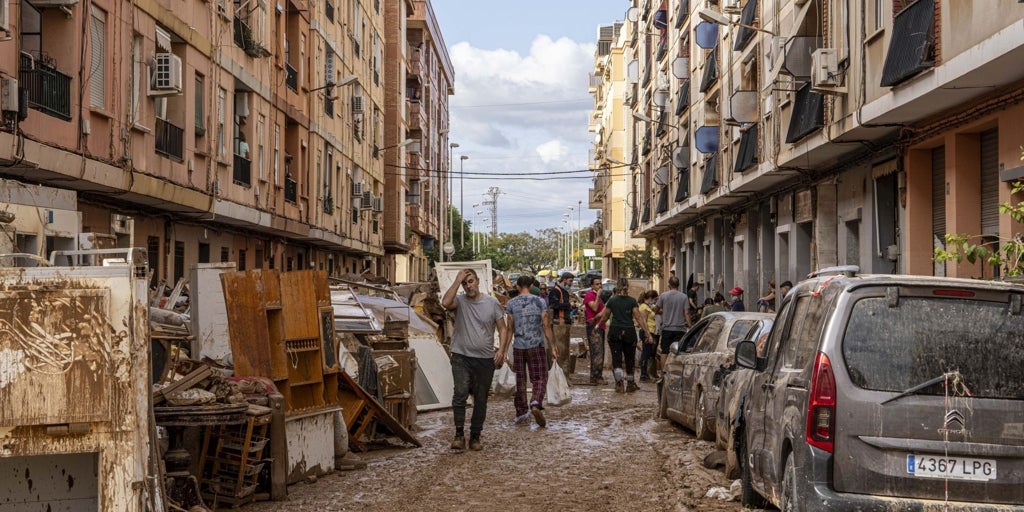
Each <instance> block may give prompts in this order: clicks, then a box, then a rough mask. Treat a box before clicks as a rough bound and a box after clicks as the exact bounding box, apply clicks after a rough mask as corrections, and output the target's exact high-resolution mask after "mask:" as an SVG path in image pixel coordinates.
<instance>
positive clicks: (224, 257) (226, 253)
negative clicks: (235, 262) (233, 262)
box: [220, 247, 231, 263]
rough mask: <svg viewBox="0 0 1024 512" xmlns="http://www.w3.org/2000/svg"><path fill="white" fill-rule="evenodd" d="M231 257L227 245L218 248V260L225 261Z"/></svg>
mask: <svg viewBox="0 0 1024 512" xmlns="http://www.w3.org/2000/svg"><path fill="white" fill-rule="evenodd" d="M230 258H231V251H230V250H229V249H228V248H227V247H221V248H220V262H221V263H227V262H228V261H229V260H230Z"/></svg>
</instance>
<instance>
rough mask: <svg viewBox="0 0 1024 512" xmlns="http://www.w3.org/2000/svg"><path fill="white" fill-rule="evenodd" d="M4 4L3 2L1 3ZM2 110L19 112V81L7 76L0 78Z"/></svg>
mask: <svg viewBox="0 0 1024 512" xmlns="http://www.w3.org/2000/svg"><path fill="white" fill-rule="evenodd" d="M0 3H3V2H0ZM0 110H3V111H4V112H17V111H18V79H17V78H11V77H9V76H5V77H3V78H0Z"/></svg>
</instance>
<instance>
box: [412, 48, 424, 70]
mask: <svg viewBox="0 0 1024 512" xmlns="http://www.w3.org/2000/svg"><path fill="white" fill-rule="evenodd" d="M409 74H410V75H416V76H419V75H422V74H423V52H422V51H420V50H413V51H412V53H410V54H409Z"/></svg>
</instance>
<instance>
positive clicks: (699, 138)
mask: <svg viewBox="0 0 1024 512" xmlns="http://www.w3.org/2000/svg"><path fill="white" fill-rule="evenodd" d="M718 130H719V129H718V127H717V126H712V125H708V126H701V127H700V128H697V131H696V132H694V134H693V139H694V144H696V146H697V151H700V152H701V153H717V152H718V135H719V133H718Z"/></svg>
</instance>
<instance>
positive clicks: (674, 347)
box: [668, 341, 679, 356]
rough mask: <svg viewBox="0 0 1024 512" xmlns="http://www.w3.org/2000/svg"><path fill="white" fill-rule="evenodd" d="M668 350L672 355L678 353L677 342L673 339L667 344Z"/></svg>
mask: <svg viewBox="0 0 1024 512" xmlns="http://www.w3.org/2000/svg"><path fill="white" fill-rule="evenodd" d="M668 352H669V353H670V354H672V355H674V356H677V355H679V342H678V341H673V342H672V344H671V345H669V346H668Z"/></svg>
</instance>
